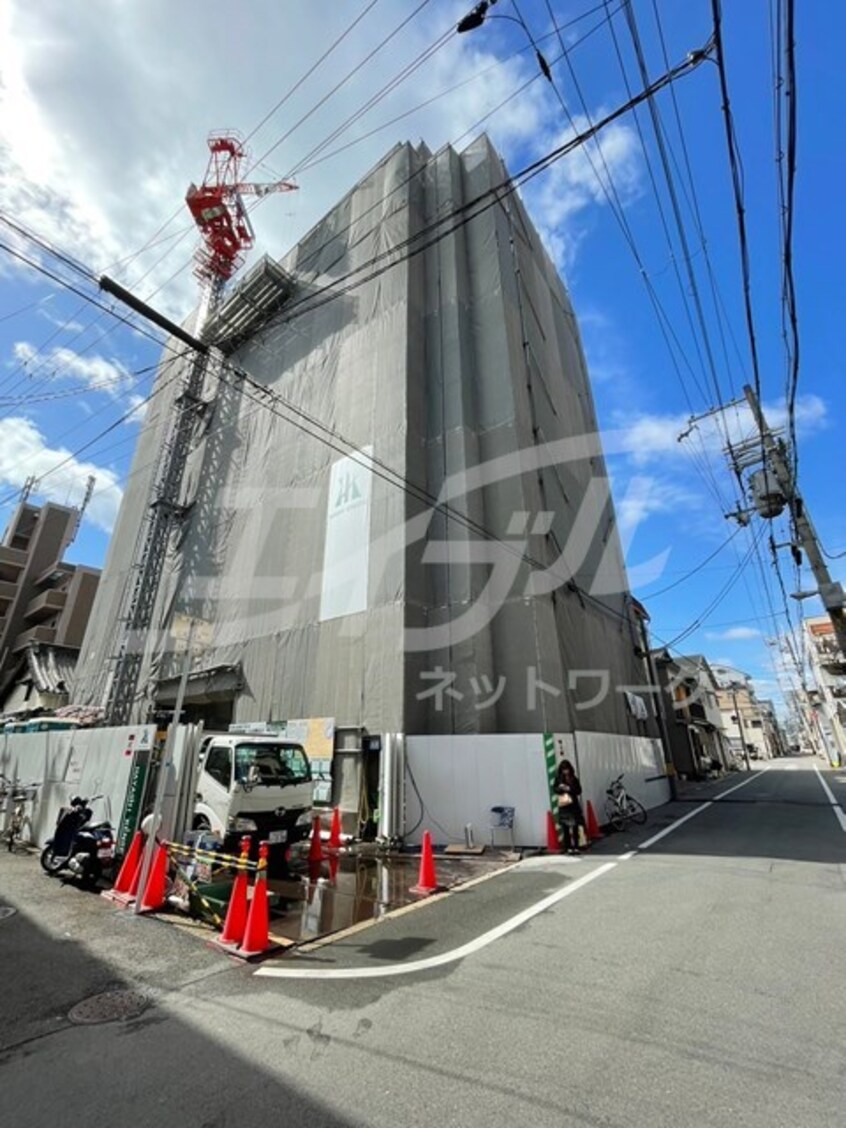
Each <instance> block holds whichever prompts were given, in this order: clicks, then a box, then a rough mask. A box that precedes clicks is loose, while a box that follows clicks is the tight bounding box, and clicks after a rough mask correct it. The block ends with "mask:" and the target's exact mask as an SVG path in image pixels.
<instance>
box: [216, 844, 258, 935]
mask: <svg viewBox="0 0 846 1128" xmlns="http://www.w3.org/2000/svg"><path fill="white" fill-rule="evenodd" d="M249 856H250V839H249V836H247V837H244V838H242V839H241V867H240V869H239V870H238V873H237V874H236V875H235V883H234V885H233V886H232V896H231V897H230V898H229V908H228V909H227V910H226V920H225V921H224V922H223V932H221V934H220V937H219V938H218V939H217V940H215V941H214V944H215V947H218V948H237V947H238V945H239V944H240V943H241V941H242V940H243V939H244V932H245V931H246V928H247V866H246V864H245V863H246V861H247V859H248V858H249Z"/></svg>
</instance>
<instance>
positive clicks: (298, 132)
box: [0, 0, 639, 316]
mask: <svg viewBox="0 0 846 1128" xmlns="http://www.w3.org/2000/svg"><path fill="white" fill-rule="evenodd" d="M389 7H390V10H389V11H386V12H384V13H383V12H382V11H381V9H379V10H378V11H376V12H374V13H373V14H372V15H371V14H368V15H367V16H366V17H365V18H364V19H363V20H362V22H361V23H360V24H359V25H358V26H357V27H356V28H355V29H354V31H353V32H352V33H351V34H350V35H349V36H348V37H347V38H346V39H345V40H344V41H343V43H342V45H341V46H339V48H338V49H337V50H336V51H335V52H334V53H333V54H332V56H331V57H330V59H329V60H327V62H326V63H324V64H323V65H322V66H321V67H319V68H318V69H317V71H316V73H315V75H314V76H313V77H312V78H310V79H308V80H306V81H305V82H304V83H303V85H302V87H301V88H300V89H298V90H297V91H295V92H294V93H293V94H292V95H291V96H290V97H289V98H287V99H286V101H285V104H284V106H282V107H281V108H280V109H279V111H278V112H276V113H275V114H274V115H273V116H272V117H271V119H270V120H269V121H268V123H267V124H266V125H264V126H263V127H262V128H261V129H260V130H259V132H258V134H257V135H256V137H255V138H254V139H253V140H252V141H251V148H252V150H253V152H254V154H255V156H256V157H259V156H261V155H262V154H263V153H264V151H265V150H266V149H267V148H269V147H270V146H271V145H272V144H273V143H274V142H275V141H276V140H277V139H278V138H280V136H281V135H282V134H283V133H285V132H286V131H289V130H290V131H291V136H290V137H289V138H288V139H286V140H285V141H284V143H283V144H281V145H280V146H279V147H278V148H276V149H275V150H274V151H273V153H272V154H271V155H270V157H269V158H268V161H269V163H270V164H271V165H272V166H274V168H275V169H276V170H277V171H278V172H279V173H281V174H287V173H289V172H290V171H291V170H292V169H294V168H296V167H297V165H298V164H302V163H305V164H306V165H307V164H308V160H307V158H308V154H309V153H310V152H311V151H312V150H313V149H314V148H315V146H316V145H319V144H320V143H321V142H323V141H324V140H325V139H326V138H327V137H328V135H329V134H330V133H331V132H332V130H334V129H335V128H337V126H338V124H339V122H340V121H342V120H343V119H344V118H345V117H346V116H347V115H348V114H349V113H350V111H352V110H355V109H357V108H358V107H359V106H361V105H362V104H364V103H365V102H366V101H367V100H368V99H370V98H372V97H373V96H374V95H375V94H377V92H378V91H379V90H380V89H381V88H382V87H383V86H385V84H386V83H388V82H389V81H390V80H391V79H393V78H394V77H395V76H396V75H397V73H398V72H399V71H400V69H401V68H402V67H403V66H404V65H405V64H407V63H409V62H411V61H412V60H413V59H415V58H416V57H417V56H418V54H419V53H420V52H421V51H422V50H423V49H424V48H426V47H429V46H430V45H431V44H433V43H434V42H435V41H436V40H437V39H438V38H439V37H440V36H441V35H442V34H443V33H444V32H447V31H448V29H449V28H450V26H451V25H454V22H455V20H456V19H457V18H458V16H459V15H461V14H463V12H464V11H465V10H466V5H465V4H464V3H463V0H462V2H459V0H455V2H454V3H452V4H449V5H447V4H441V5H432V6H431V8H430V9H429V8H427V9H426V10H425V11H424V12H422V13H421V15H420V16H419V17H416V18H414V19H413V20H412V21H411V22H410V23H409V24H408V25H407V27H405V28H404V29H403V30H402V32H401V33H400V34H399V35H398V36H397V37H396V38H395V39H393V40H392V41H391V43H390V44H389V45H388V46H387V47H386V48H384V49H383V50H381V51H380V52H379V53H378V54H376V55H375V56H374V57H373V58H372V59H370V60H369V61H368V62H367V64H366V66H364V67H362V68H361V69H360V70H359V71H358V72H357V73H356V75H355V78H354V79H352V80H351V81H350V82H349V83H348V84H347V85H346V86H344V88H343V89H342V90H341V91H340V92H339V93H338V94H337V95H335V96H332V97H330V98H329V99H328V100H327V102H326V104H325V106H322V107H320V108H318V109H317V110H316V112H314V113H312V114H311V115H310V116H308V117H306V115H307V114H309V111H311V110H313V109H314V107H315V106H316V103H317V102H318V101H319V100H320V98H321V97H323V95H324V94H326V93H327V91H328V89H329V88H330V86H331V84H333V83H334V82H335V81H336V80H338V79H339V78H340V77H342V76H343V75H345V74H346V73H347V72H348V71H351V70H352V69H353V68H354V67H355V66H356V65H357V64H359V63H361V62H362V60H363V59H364V58H365V56H366V55H367V54H368V53H369V52H370V51H371V50H372V49H373V45H374V43H377V42H379V41H380V40H381V39H382V38H384V37H385V36H386V35H387V34H388V32H389V31H390V30H392V29H393V28H394V27H396V26H398V25H399V23H400V22H401V21H402V20H403V18H405V17H406V16H408V15H409V14H410V13H411V12H412V11H413V7H414V5H413V4H412V3H410V2H409V3H407V4H394V5H392V6H389ZM349 22H350V11H349V7H348V6H347V5H345V4H337V5H322V6H321V7H320V10H319V12H317V11H316V10H315V9H314V6H308V5H279V4H276V3H274V2H273V0H254V2H253V3H252V4H251V6H250V19H249V20H242V21H241V22H240V23H239V26H238V31H237V35H234V36H233V33H232V25H231V13H230V12H229V10H228V9H227V8H226V7H225V6H222V5H208V4H203V3H201V2H200V0H182V2H181V3H180V4H178V5H174V4H172V3H169V2H167V0H147V2H146V3H145V4H143V5H134V4H115V3H114V2H113V0H87V2H86V3H85V4H83V5H67V4H65V3H62V2H60V0H41V2H40V3H39V4H30V3H26V2H25V0H0V41H2V42H3V44H4V62H3V83H2V88H0V208H3V210H6V211H8V212H9V213H11V214H14V215H16V216H17V217H18V219H19V221H20V222H21V223H22V224H24V225H25V226H28V227H31V228H33V229H35V230H37V231H38V232H39V233H41V234H42V235H43V236H45V237H46V238H48V239H50V240H51V241H53V242H54V243H56V244H57V245H59V246H61V247H62V248H64V249H66V250H68V251H70V252H71V253H74V254H76V255H78V257H79V258H80V259H81V260H82V261H84V262H85V263H86V264H90V265H92V266H93V267H94V268H95V269H98V270H100V269H105V268H109V269H110V270H111V271H112V272H113V273H117V274H118V275H119V276H120V277H121V280H122V281H124V282H126V283H128V284H129V285H131V286H132V287H133V288H135V289H137V290H138V292H139V293H140V294H141V295H142V296H147V295H149V294H151V293H153V292H155V291H158V288H159V287H164V289H163V290H161V291H160V292H156V303H157V304H158V305H160V306H161V307H162V308H164V309H166V310H167V311H168V312H169V313H170V314H171V315H172V316H181V315H184V314H185V313H186V312H187V311H188V310H189V309H190V308H191V306H192V305H193V303H194V300H195V295H196V285H195V282H194V280H193V278H192V277H191V272H190V269H189V264H190V258H191V253H192V251H193V248H194V245H195V242H196V240H195V233H194V229H193V227H192V224H191V220H190V217H189V216H188V213H187V210H186V209H185V208H184V205H183V200H184V195H185V190H186V188H187V186H188V184H189V183H190V182H191V181H198V180H199V179H200V177H201V176H202V173H203V170H204V165H205V157H206V155H207V154H206V150H205V144H204V141H205V136H206V134H207V133H208V132H209V130H211V129H215V128H221V127H230V126H234V127H238V128H240V129H242V130H243V131H244V132H249V130H250V129H251V128H253V127H254V126H255V125H256V124H257V123H258V122H259V121H260V120H261V118H262V117H264V115H265V114H266V113H267V111H268V110H269V109H270V107H272V106H273V105H274V104H275V103H277V102H278V101H279V100H280V97H281V96H282V95H283V94H284V93H285V90H286V86H290V85H292V84H293V82H294V81H295V80H296V78H297V77H299V76H298V74H297V72H296V70H294V71H291V70H290V68H289V71H288V72H287V77H286V78H285V79H284V80H283V78H282V72H280V68H279V60H280V50H281V48H280V44H284V45H285V48H284V53H285V55H286V57H287V58H288V59H293V60H296V61H297V62H295V64H294V65H295V66H296V65H298V61H299V60H302V63H301V64H299V65H300V66H301V67H302V70H303V71H304V70H305V69H306V64H307V63H310V62H311V61H312V60H316V59H318V58H319V57H320V55H321V54H322V53H323V52H324V51H325V49H326V46H327V44H329V43H331V42H332V41H333V40H334V39H335V38H336V37H337V36H338V35H339V34H340V33H341V31H342V30H344V29H345V28H346V27H347V25H348V24H349ZM198 28H200V29H202V30H201V32H198ZM198 35H201V39H200V40H198ZM505 43H506V40H505V39H503V38H502V36H501V28H500V27H499V26H498V25H497V24H496V23H495V22H492V23H491V24H490V26H486V28H485V29H484V33H480V34H478V35H476V36H457V35H451V36H448V37H447V38H446V40H445V42H444V44H443V46H442V47H440V48H439V49H438V50H437V51H436V52H435V53H434V54H433V55H432V56H431V57H430V58H429V59H428V60H427V61H426V62H425V64H424V65H423V66H421V67H420V68H419V69H418V70H416V71H415V72H414V73H413V74H412V75H411V77H410V78H409V79H408V80H407V81H405V82H403V83H401V84H399V85H397V86H396V88H395V89H393V90H392V91H391V92H390V93H389V94H388V95H387V96H386V97H385V98H384V99H382V100H381V101H378V102H377V103H376V104H375V105H374V107H373V108H372V109H371V110H370V111H368V112H367V113H366V114H364V116H362V117H361V119H360V120H359V121H356V122H355V123H354V124H353V125H352V126H351V127H350V128H348V129H347V130H345V131H344V132H343V134H342V135H340V136H339V137H338V138H337V140H335V141H333V142H332V143H331V144H330V145H329V146H328V148H327V150H326V152H328V151H331V149H333V148H337V147H339V146H341V145H343V144H346V143H347V142H348V141H350V140H356V139H357V138H359V137H363V135H364V134H366V133H367V132H369V131H370V130H372V129H373V128H374V127H376V126H379V125H381V124H384V123H388V122H391V121H392V120H393V119H395V118H398V117H399V115H401V114H407V115H408V116H406V117H403V118H402V119H401V120H398V121H396V123H395V124H391V125H389V126H388V127H387V128H385V129H382V130H380V131H379V132H377V133H376V134H375V135H374V136H373V137H370V138H367V139H365V140H362V141H361V143H360V144H356V145H354V146H353V147H352V148H349V149H347V150H346V151H345V152H344V153H343V154H342V155H340V156H339V157H337V158H335V159H334V160H331V161H327V162H326V163H321V164H319V165H317V166H315V168H314V170H313V171H308V170H306V171H303V172H302V174H301V175H300V177H299V182H300V191H298V192H296V193H293V194H291V195H286V196H271V197H268V199H267V201H266V202H264V203H263V204H262V206H261V207H259V208H258V209H257V210H256V212H255V213H254V220H255V226H256V231H257V236H258V249H259V250H263V251H267V252H268V253H270V254H272V255H275V256H278V255H280V254H282V253H283V252H284V251H285V250H287V249H288V248H289V247H290V246H291V245H292V243H293V242H295V241H296V239H297V238H298V237H300V236H301V235H302V234H303V233H304V232H305V231H307V230H308V229H309V228H310V227H311V226H312V225H313V224H314V222H315V221H316V220H318V219H319V218H320V217H321V216H322V215H323V214H324V213H325V212H326V211H327V210H328V208H329V207H330V206H331V205H333V204H334V203H335V202H336V201H337V199H338V196H339V195H340V194H341V193H342V192H344V191H345V190H346V189H347V188H348V187H350V186H352V184H353V183H354V182H355V181H356V180H357V179H358V178H359V177H360V176H361V175H363V173H364V172H365V171H366V170H367V169H368V168H369V167H371V166H372V164H374V163H375V161H377V160H378V159H380V158H381V156H382V155H383V154H384V152H385V151H386V150H387V149H388V148H389V147H390V146H391V145H392V144H393V143H395V142H396V141H399V140H406V139H410V140H412V141H417V140H418V139H420V138H422V139H423V140H425V141H426V143H427V144H428V145H429V146H430V147H431V148H433V149H437V148H438V147H440V146H441V145H443V144H444V143H445V142H447V141H450V140H456V139H458V138H461V137H462V135H464V137H463V142H462V143H466V141H468V140H469V139H470V136H471V135H472V134H473V133H475V132H478V128H477V127H476V126H477V123H478V122H479V121H480V119H482V118H483V117H484V116H485V115H486V114H487V113H489V112H490V111H491V110H492V109H493V108H494V107H496V106H498V105H499V103H503V104H502V105H501V107H500V108H498V109H497V110H496V113H495V114H494V115H493V117H492V118H491V119H490V121H488V122H485V124H484V125H483V126H482V127H481V128H484V129H487V130H488V131H489V132H490V134H491V136H492V138H493V140H494V142H495V143H496V144H497V145H498V146H499V147H500V148H501V149H502V150H503V151H504V154H505V156H506V159H510V164H511V166H512V171H513V170H515V169H516V168H517V167H519V165H520V164H522V163H525V161H526V160H527V159H531V158H533V157H536V156H538V155H540V154H541V153H544V152H546V151H548V150H549V149H551V148H552V147H553V146H554V145H555V144H556V143H560V141H561V140H562V139H563V138H564V136H565V135H564V134H562V133H561V131H560V130H555V129H552V130H550V129H549V123H551V122H553V123H558V122H560V120H561V115H560V107H558V105H557V102H556V101H555V99H554V95H553V92H552V91H551V90H550V88H549V86H548V84H547V83H545V82H544V80H543V79H542V78H537V79H536V81H534V82H531V84H530V85H528V86H527V88H526V89H525V90H524V91H522V92H521V93H519V94H518V95H516V96H514V97H509V95H511V94H512V92H513V91H515V90H516V89H517V87H518V86H520V85H521V84H523V83H525V82H527V80H529V79H532V78H536V76H537V75H538V70H537V64H536V62H535V59H534V57H533V55H532V53H531V52H530V51H527V52H525V53H522V54H520V55H518V56H516V57H515V58H511V59H505V56H507V54H508V52H509V51H513V49H514V48H513V42H512V45H511V46H508V47H506V46H505ZM198 48H201V49H198ZM576 51H578V48H576ZM499 56H502V57H503V58H504V59H505V61H503V62H502V63H501V64H500V63H499ZM246 73H249V79H250V80H249V81H248V82H247V81H244V77H245V74H246ZM469 75H476V76H477V77H476V78H475V79H474V80H473V81H472V82H468V83H466V84H462V85H461V86H460V87H458V88H457V89H455V90H452V91H451V92H450V93H448V94H447V95H445V96H444V97H439V98H438V97H436V96H437V95H439V94H441V93H442V92H443V91H445V90H448V89H449V88H451V87H453V86H456V79H459V80H460V79H463V78H464V77H466V76H469ZM105 99H107V100H108V113H104V100H105ZM426 102H428V104H427V105H424V103H426ZM301 121H302V124H299V123H300V122H301ZM584 125H585V121H584V120H583V119H581V118H580V119H577V128H578V129H581V128H583V127H584ZM601 145H602V153H603V155H604V156H605V158H606V160H607V161H608V163H609V166H610V167H611V170H612V172H613V175H614V178H615V181H616V183H617V186H618V190H619V191H620V193H621V195H622V197H623V199H624V201H625V200H626V199H630V198H631V197H632V195H633V194H634V193H635V192H636V190H637V184H638V177H639V174H638V168H639V155H638V152H637V144H636V141H635V135H634V133H633V131H632V130H631V129H630V127H629V126H628V125H624V124H621V123H617V124H615V125H612V126H611V127H609V128H608V129H607V130H606V131H605V132H604V134H603V138H602V142H601ZM598 153H599V150H598V149H597V148H596V145H594V155H595V156H598ZM321 155H323V154H321ZM269 175H270V174H269V173H268V172H267V171H266V170H264V169H261V170H259V171H258V172H257V173H256V177H255V178H257V179H266V178H267V177H268V176H269ZM527 202H528V204H529V206H530V209H531V210H532V211H533V212H534V214H535V218H536V222H537V223H538V226H539V227H540V228H541V230H542V232H543V233H544V236H545V238H546V240H547V244H548V246H549V248H550V250H551V252H552V253H553V255H554V257H556V259H557V260H558V261H559V263H561V262H567V261H572V257H573V254H574V253H575V250H576V248H577V247H578V244H579V241H580V239H581V237H582V235H583V231H584V226H583V220H584V219H585V218H586V213H588V211H589V209H591V208H592V207H595V206H596V205H599V204H603V203H604V195H603V192H602V189H601V186H600V184H599V183H598V181H597V177H596V176H595V175H594V172H593V171H592V169H591V168H590V165H589V163H588V161H587V157H586V150H585V149H582V150H577V151H576V152H574V153H573V154H572V155H570V156H568V157H566V158H564V159H562V160H561V161H559V162H558V163H557V164H556V165H555V166H553V168H551V169H550V170H549V171H548V172H546V173H545V174H543V175H542V176H540V177H538V179H537V180H536V181H534V182H533V184H532V186H531V187H530V188H529V189H527ZM171 219H173V222H172V223H171V224H170V225H169V226H168V227H167V229H166V230H165V231H164V232H163V236H164V238H165V239H167V242H164V243H161V244H160V245H158V246H156V247H154V248H151V249H150V250H149V251H148V252H146V253H145V254H142V255H141V256H140V257H138V258H137V259H134V260H133V261H132V262H130V263H124V265H123V266H117V265H116V263H118V262H119V261H120V260H125V259H126V258H127V257H128V256H131V255H132V254H133V252H135V251H137V250H138V248H139V247H140V246H141V245H143V244H144V243H145V240H149V239H150V238H151V237H158V233H159V231H160V228H161V227H162V225H163V224H166V223H168V221H169V220H171ZM174 233H176V234H177V237H176V238H173V236H174ZM167 250H170V251H171V252H172V253H170V254H169V255H168V257H167V258H166V260H165V261H163V262H159V261H158V260H159V258H160V256H161V255H162V254H163V252H164V251H167ZM180 267H181V268H182V270H181V272H180V273H179V274H178V276H177V277H176V278H175V279H173V278H172V277H171V276H172V275H173V274H174V272H175V271H176V270H177V269H179V268H180Z"/></svg>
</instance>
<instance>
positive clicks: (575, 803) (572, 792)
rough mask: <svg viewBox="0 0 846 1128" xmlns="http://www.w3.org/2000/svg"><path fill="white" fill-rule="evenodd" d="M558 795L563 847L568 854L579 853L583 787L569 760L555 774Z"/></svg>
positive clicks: (564, 761) (563, 762)
mask: <svg viewBox="0 0 846 1128" xmlns="http://www.w3.org/2000/svg"><path fill="white" fill-rule="evenodd" d="M555 791H556V793H557V795H558V822H559V824H560V826H561V837H562V840H563V841H562V847H563V849H564V850H565V851H566V852H567V853H568V854H578V853H579V827H580V826H581V825H582V821H583V819H582V803H581V795H582V785H581V784H580V783H579V777H578V776H577V775H576V772H575V770H574V768H573V765H572V764H571V763H570V761H569V760H562V761H561V763H560V764H559V765H558V771H557V772H556V773H555Z"/></svg>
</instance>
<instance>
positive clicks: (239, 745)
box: [194, 732, 314, 856]
mask: <svg viewBox="0 0 846 1128" xmlns="http://www.w3.org/2000/svg"><path fill="white" fill-rule="evenodd" d="M313 795H314V784H313V782H312V773H311V765H310V763H309V760H308V756H307V755H306V753H305V749H304V748H303V747H302V745H301V744H297V743H296V742H295V741H291V740H287V739H286V738H285V737H282V736H276V735H273V734H270V735H263V734H260V733H253V732H228V733H211V734H207V735H206V736H205V737H204V739H203V742H202V745H201V748H200V765H199V774H198V777H197V792H196V795H195V803H194V829H195V830H206V831H211V832H212V833H213V834H215V835H218V836H219V837H220V838H221V839H222V840H223V842H224V848H225V849H227V850H231V851H235V849H236V847H237V844H238V841H239V839H240V838H241V837H242V836H243V835H245V834H249V835H251V836H252V838H253V845H254V847H255V845H256V844H257V843H258V842H259V841H262V842H269V843H270V844H271V856H273V855H276V856H279V855H280V854H284V852H285V850H287V848H288V846H290V845H291V844H292V843H294V842H298V841H300V840H301V839H303V838H305V837H306V836H307V835H308V833H309V830H310V827H311V819H312V805H313Z"/></svg>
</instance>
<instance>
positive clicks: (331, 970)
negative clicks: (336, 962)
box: [255, 862, 617, 979]
mask: <svg viewBox="0 0 846 1128" xmlns="http://www.w3.org/2000/svg"><path fill="white" fill-rule="evenodd" d="M616 868H617V863H616V862H606V863H605V864H604V865H602V866H599V868H598V869H595V870H591V872H590V873H586V874H585V875H584V877H580V878H578V879H577V880H576V881H574V882H573V883H572V884H570V885H565V886H564V887H563V889H556V891H555V892H554V893H550V894H549V896H548V897H544V898H543V900H542V901H537V902H536V903H535V904H534V905H530V906H529V908H528V909H524V910H523V911H522V912H521V913H518V914H517V915H516V916H513V917H511V918H510V919H509V920H506V921H503V922H502V924H498V925H497V926H496V928H491V929H489V930H488V931H487V932H483V933H482V935H481V936H477V937H476V939H475V940H470V941H468V943H466V944H462V945H461V947H460V948H453V949H452V951H451V952H442V953H441V954H440V955H439V956H428V957H427V958H426V959H423V960H412V961H411V962H410V963H402V964H385V966H384V967H326V968H309V967H287V966H286V967H276V966H274V965H271V964H265V965H263V966H262V967H260V968H257V969H256V972H255V974H256V975H261V976H271V977H273V978H274V979H380V978H384V977H385V976H388V975H391V976H393V975H414V974H415V973H416V972H419V971H430V970H431V969H432V968H435V967H443V965H444V964H448V963H454V962H455V961H456V960H462V959H464V957H465V956H470V955H472V954H473V953H474V952H478V951H481V949H482V948H486V947H487V946H488V944H492V943H493V942H494V940H499V939H500V938H501V937H503V936H507V935H508V933H509V932H513V931H514V929H515V928H519V927H520V926H521V925H523V924H525V923H526V922H527V921H530V920H531V919H532V917H535V916H537V915H538V914H539V913H543V912H546V910H547V909H551V908H552V906H553V905H557V904H558V902H559V901H563V900H564V898H565V897H569V896H570V894H571V893H576V892H577V891H578V890H579V889H582V888H584V886H585V885H587V884H588V883H589V882H591V881H595V880H596V878H598V877H602V875H603V874H605V873H608V872H609V871H610V870H612V869H616Z"/></svg>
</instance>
